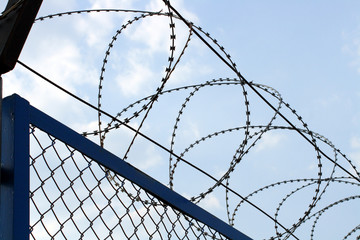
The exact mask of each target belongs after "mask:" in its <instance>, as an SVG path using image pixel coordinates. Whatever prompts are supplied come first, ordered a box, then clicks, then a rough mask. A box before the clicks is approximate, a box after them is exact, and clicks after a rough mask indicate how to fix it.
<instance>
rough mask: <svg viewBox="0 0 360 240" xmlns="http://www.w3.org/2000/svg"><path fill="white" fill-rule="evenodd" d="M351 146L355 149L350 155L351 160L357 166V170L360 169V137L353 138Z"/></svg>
mask: <svg viewBox="0 0 360 240" xmlns="http://www.w3.org/2000/svg"><path fill="white" fill-rule="evenodd" d="M350 146H351V148H352V149H353V151H352V152H351V153H350V160H351V161H352V162H354V163H355V164H356V168H360V137H357V136H354V137H352V138H351V139H350Z"/></svg>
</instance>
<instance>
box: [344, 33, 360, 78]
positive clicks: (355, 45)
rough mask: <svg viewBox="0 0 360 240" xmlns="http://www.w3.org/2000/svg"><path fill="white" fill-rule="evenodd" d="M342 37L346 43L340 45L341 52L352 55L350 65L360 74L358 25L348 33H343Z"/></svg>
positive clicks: (359, 35)
mask: <svg viewBox="0 0 360 240" xmlns="http://www.w3.org/2000/svg"><path fill="white" fill-rule="evenodd" d="M343 38H344V39H345V41H346V43H345V44H344V45H343V47H342V52H343V53H344V54H346V55H349V56H350V57H352V59H353V60H352V61H351V62H350V66H352V67H354V68H355V69H356V70H357V72H358V73H359V74H360V26H359V27H358V28H357V29H355V30H354V31H352V32H350V33H343Z"/></svg>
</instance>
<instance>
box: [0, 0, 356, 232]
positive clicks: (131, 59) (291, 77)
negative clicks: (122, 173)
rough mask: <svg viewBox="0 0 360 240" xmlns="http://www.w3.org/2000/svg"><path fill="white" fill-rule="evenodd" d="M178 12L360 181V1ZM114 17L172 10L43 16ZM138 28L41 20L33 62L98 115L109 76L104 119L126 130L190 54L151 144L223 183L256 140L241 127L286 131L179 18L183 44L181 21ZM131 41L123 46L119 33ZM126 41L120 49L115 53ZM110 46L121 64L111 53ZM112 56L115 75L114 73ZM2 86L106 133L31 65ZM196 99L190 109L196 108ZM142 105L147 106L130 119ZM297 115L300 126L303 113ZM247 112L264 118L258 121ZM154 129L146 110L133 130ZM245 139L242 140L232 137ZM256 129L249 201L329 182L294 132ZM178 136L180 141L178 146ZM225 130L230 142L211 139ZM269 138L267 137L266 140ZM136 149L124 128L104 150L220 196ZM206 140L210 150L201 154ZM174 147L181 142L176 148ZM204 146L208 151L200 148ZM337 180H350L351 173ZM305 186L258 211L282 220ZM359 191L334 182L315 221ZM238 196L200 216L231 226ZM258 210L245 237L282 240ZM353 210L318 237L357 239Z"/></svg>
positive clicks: (219, 5)
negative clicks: (119, 122)
mask: <svg viewBox="0 0 360 240" xmlns="http://www.w3.org/2000/svg"><path fill="white" fill-rule="evenodd" d="M1 4H3V5H0V8H4V3H1ZM171 4H172V5H173V6H174V7H175V8H176V9H177V10H178V11H179V12H180V13H181V14H182V15H183V16H184V17H185V18H186V19H188V20H189V21H191V22H193V23H194V25H195V26H201V28H202V30H203V31H204V33H206V32H208V33H209V34H210V36H211V37H212V39H216V40H217V43H218V45H216V44H214V42H213V41H212V40H211V39H209V38H207V37H206V34H204V33H201V31H200V30H199V29H198V28H196V29H197V32H199V33H200V34H201V36H202V37H203V38H204V39H206V41H208V42H209V43H210V45H211V46H213V47H214V48H215V49H216V51H218V52H219V53H220V55H221V56H223V57H224V58H225V59H226V60H227V61H229V59H228V58H227V56H226V55H227V54H229V55H231V61H232V62H233V63H236V69H237V70H238V71H239V72H240V73H241V75H242V76H243V77H244V78H245V79H246V80H247V81H248V82H252V83H253V84H254V85H253V86H255V89H257V90H258V91H259V92H260V93H261V94H262V95H263V96H264V97H265V98H266V99H267V100H268V101H269V102H270V103H271V104H272V105H274V106H278V104H279V96H281V100H282V101H283V102H284V103H287V104H289V106H290V107H291V109H289V108H287V107H286V106H285V105H284V104H282V105H281V108H280V111H281V113H282V114H283V115H284V116H286V118H287V119H289V120H290V121H291V122H292V123H293V124H294V125H295V126H296V127H299V128H304V127H303V125H304V123H306V124H307V126H308V128H309V129H310V130H311V131H312V132H314V133H317V134H319V136H323V137H320V139H319V141H318V142H320V143H319V147H321V149H322V150H323V151H324V152H325V153H326V154H328V155H329V156H330V157H331V158H334V157H338V158H339V164H340V165H341V166H343V167H344V168H345V169H346V170H348V171H349V172H351V173H352V174H356V173H355V171H354V169H353V168H352V167H351V166H350V165H349V164H348V162H347V161H346V159H345V158H344V157H343V156H341V154H340V153H339V152H338V154H337V155H334V152H333V148H331V147H329V144H325V143H324V142H322V141H321V139H322V140H324V141H326V143H330V145H332V146H335V148H336V149H339V150H340V151H341V153H343V154H345V155H346V156H347V158H348V159H350V160H351V161H352V163H353V165H354V166H356V167H357V169H359V168H360V107H359V106H358V104H357V103H358V102H359V100H360V83H359V78H360V15H359V13H358V12H359V9H360V2H359V1H355V0H349V1H335V0H334V1H320V0H316V1H284V0H274V1H273V0H272V1H248V0H246V1H245V0H241V1H228V0H227V1H204V0H196V1H185V0H179V1H171ZM107 8H108V9H137V10H147V11H154V12H158V11H160V10H161V11H162V13H165V12H167V11H168V9H167V7H166V6H165V5H164V4H163V3H162V1H159V0H151V1H140V0H134V1H115V0H106V1H100V0H87V1H74V0H64V1H55V0H44V2H43V4H42V7H41V9H40V11H39V14H38V17H40V16H47V15H49V14H55V13H60V12H67V11H73V10H82V9H107ZM135 16H138V17H139V16H140V14H134V13H124V12H121V13H117V12H110V13H104V12H103V13H90V14H86V13H84V14H74V15H67V16H64V15H63V16H62V17H53V18H51V19H45V20H44V21H40V20H39V21H36V22H35V24H34V25H33V28H32V31H31V33H30V35H29V38H28V40H27V42H26V44H25V46H24V49H23V52H22V54H21V55H20V58H19V59H20V60H21V61H22V62H24V63H25V64H27V65H29V66H30V67H32V68H33V69H35V70H36V71H38V72H40V73H41V74H43V75H44V76H46V77H47V78H49V79H51V80H53V81H54V82H56V83H57V84H59V85H61V86H62V87H64V88H65V89H67V90H69V91H71V92H72V93H74V94H75V95H77V96H79V97H81V98H83V99H85V100H86V101H88V102H89V103H91V104H93V105H95V106H98V94H99V83H100V80H99V79H100V77H101V76H102V77H103V80H102V81H101V85H102V89H101V96H102V97H101V107H102V109H103V110H105V111H107V112H108V113H110V114H112V115H113V116H115V115H116V114H118V113H121V115H120V117H119V118H120V119H121V120H124V119H126V118H131V117H132V116H133V113H134V112H139V111H140V110H141V108H142V106H143V105H144V104H145V103H147V102H149V99H145V100H144V101H141V102H140V104H134V103H136V102H137V101H138V100H140V99H143V98H146V97H148V96H151V95H152V94H154V93H155V92H156V89H157V88H158V87H160V86H161V80H162V78H164V77H165V76H166V71H165V70H166V68H167V67H168V66H169V61H168V59H169V57H170V55H171V54H173V57H174V59H175V61H174V62H172V66H174V64H175V62H176V60H177V59H178V58H179V56H180V57H181V58H180V61H179V63H178V64H177V65H176V67H175V70H174V71H173V72H171V76H170V77H169V80H168V81H167V83H166V85H165V87H164V89H163V91H164V94H161V95H160V96H159V98H158V100H157V101H156V102H154V104H153V105H152V108H151V109H150V111H149V114H148V116H147V117H146V119H145V121H144V124H143V125H142V126H141V132H142V133H144V134H145V135H147V136H150V137H151V138H153V139H154V140H156V141H157V142H159V143H160V144H162V145H163V146H166V147H167V148H168V149H170V148H171V149H172V150H173V151H174V152H175V153H177V154H178V155H180V154H183V157H184V158H185V159H186V160H188V161H189V162H191V163H193V164H195V165H196V166H198V167H200V168H201V169H203V170H205V171H206V172H208V173H209V174H211V175H212V176H214V177H215V178H217V179H220V178H221V177H222V176H223V175H224V174H225V172H226V171H227V170H228V169H229V167H230V166H232V165H231V162H232V160H233V157H234V156H238V155H237V153H236V150H237V149H239V148H241V147H242V146H243V145H242V143H243V140H244V139H246V135H245V131H246V130H245V129H244V128H241V127H244V126H246V122H247V121H250V122H251V124H250V126H260V125H261V126H266V125H267V124H269V122H271V121H272V118H273V117H274V111H273V110H271V109H270V108H269V107H268V106H267V104H266V103H264V101H263V100H261V99H260V98H259V96H258V95H257V94H256V93H255V92H254V91H253V90H252V89H251V88H249V86H245V87H244V88H243V87H242V86H241V85H240V84H239V82H236V81H234V80H231V79H234V78H235V79H238V75H237V74H236V73H235V72H234V71H233V70H232V69H230V68H229V67H228V66H226V64H225V63H224V62H222V61H221V60H220V59H219V58H218V57H217V56H216V55H215V54H214V53H213V52H212V51H211V50H209V48H208V47H206V46H205V44H204V43H203V42H202V41H201V40H200V39H199V38H198V37H197V36H196V35H195V34H194V33H193V34H192V35H191V40H190V42H189V43H188V46H187V47H186V49H185V52H184V54H182V50H183V48H184V46H186V41H187V39H188V36H189V29H188V28H187V26H186V25H185V24H184V23H183V22H182V21H180V20H177V19H173V21H174V22H175V28H174V31H175V35H176V37H175V40H174V41H175V42H174V45H172V42H171V38H170V35H173V34H172V32H171V30H172V29H171V28H170V27H169V26H170V25H169V24H170V22H169V21H170V20H169V18H168V17H166V16H162V15H156V16H151V17H150V16H149V17H144V18H140V19H139V20H137V21H134V23H132V24H129V25H128V27H126V28H125V29H122V28H121V26H122V25H126V24H127V23H128V21H129V20H133V18H134V17H135ZM120 29H121V34H117V30H120ZM114 36H116V41H114V42H112V41H113V37H114ZM110 43H112V47H111V49H110V50H111V53H110V54H108V55H107V54H106V52H107V51H108V48H109V44H110ZM170 46H176V48H175V51H174V52H172V51H170ZM221 46H223V49H224V50H225V52H226V54H225V53H223V52H222V48H220V47H221ZM105 58H106V60H107V62H106V64H105V68H106V70H105V71H104V72H102V68H103V62H104V59H105ZM2 77H3V91H4V92H3V95H4V96H8V95H11V94H13V93H17V94H19V95H20V96H22V97H24V98H26V99H27V100H29V101H30V103H31V104H32V105H33V106H35V107H37V108H39V109H40V110H42V111H44V112H46V113H47V114H49V115H50V116H52V117H54V118H56V119H57V120H59V121H61V122H63V123H65V124H66V125H68V126H69V127H71V128H72V129H74V130H76V131H78V132H79V133H83V132H89V133H92V132H94V131H97V130H98V118H97V117H98V113H97V112H96V111H94V110H92V109H90V108H89V107H87V106H84V105H83V104H81V103H79V102H78V101H76V100H74V99H73V98H71V97H70V96H68V95H66V94H64V93H63V92H61V91H60V90H58V89H56V88H55V87H53V86H51V85H50V84H48V83H46V82H45V81H43V80H42V79H40V78H39V77H37V76H35V75H34V74H32V73H30V72H29V71H27V70H26V69H24V68H23V67H22V66H20V65H19V64H18V65H17V66H16V67H15V69H14V70H13V71H12V72H10V73H7V74H5V75H3V76H2ZM227 78H229V80H226V79H227ZM220 79H223V81H220ZM211 81H213V83H223V84H219V85H215V84H210V83H209V84H207V85H206V87H199V88H196V89H195V88H191V87H189V88H186V89H184V88H182V89H181V90H179V91H174V92H170V93H168V92H167V90H170V89H175V88H179V87H184V86H193V85H196V84H206V83H207V82H211ZM225 83H229V84H225ZM264 89H267V90H268V92H266V91H264ZM192 91H194V92H193V94H192V95H191V92H192ZM244 91H246V93H247V95H244ZM269 93H270V94H269ZM271 93H273V95H274V96H277V97H278V98H276V97H274V96H273V95H271ZM187 98H189V99H190V100H189V101H187V100H186V99H187ZM246 101H248V102H249V105H248V108H247V105H246V104H244V103H245V102H246ZM131 104H133V105H134V106H133V107H130V108H127V107H128V106H131ZM184 104H185V107H184ZM123 109H126V110H127V111H123ZM293 109H294V110H296V114H297V115H295V114H294V113H293V112H292V110H293ZM179 111H181V114H180V115H179ZM246 112H250V115H249V118H248V117H247V116H248V115H247V114H246ZM179 116H180V117H179ZM299 116H301V119H302V120H301V121H300V120H299V119H298V117H299ZM143 117H144V112H141V113H140V117H137V118H131V120H130V125H131V126H133V127H139V126H140V125H141V119H142V118H143ZM177 118H179V120H177ZM101 122H102V125H101V126H102V128H104V127H105V126H106V124H107V123H109V119H107V118H106V117H104V116H102V118H101ZM174 126H176V129H175V130H174ZM272 126H281V127H289V124H288V123H286V122H285V121H284V120H283V119H281V117H280V116H276V118H275V119H273V121H272ZM232 128H234V129H235V128H241V129H240V130H237V129H235V130H233V131H226V133H223V134H222V133H221V131H225V130H228V129H232ZM248 130H249V132H250V135H251V134H254V136H253V137H252V138H251V139H247V140H248V144H247V145H246V146H247V147H250V150H249V152H248V153H247V154H246V155H245V156H243V157H242V158H241V162H240V164H238V165H236V168H235V170H234V171H233V172H232V173H231V175H230V178H229V181H228V183H229V187H230V188H232V189H234V190H235V191H237V192H238V193H239V194H241V195H242V196H247V195H248V194H250V193H252V192H253V191H256V190H257V189H260V188H262V187H264V186H266V185H268V184H272V183H276V182H280V181H285V180H290V179H304V178H306V179H309V178H316V177H317V175H318V173H319V169H318V167H317V166H318V164H319V163H318V160H317V155H318V153H317V152H316V151H314V147H313V146H311V145H310V144H309V143H308V142H306V140H304V138H303V137H301V136H300V135H299V134H298V133H296V132H295V131H294V130H289V129H273V130H271V131H266V132H261V129H260V128H256V127H255V128H253V129H248ZM174 131H175V132H176V136H175V138H173V137H172V136H173V134H174ZM216 132H217V133H218V134H217V135H216V136H214V137H212V138H210V139H206V141H201V139H202V138H206V136H208V135H211V134H214V133H216ZM259 136H261V139H257V137H259ZM88 137H89V138H90V139H92V140H93V141H95V142H96V143H99V135H96V136H93V135H91V134H90V136H88ZM132 138H133V132H131V131H129V130H128V129H126V128H124V127H122V128H119V129H117V130H114V131H110V132H109V133H108V134H107V135H106V138H105V140H104V142H103V144H104V147H105V148H106V149H108V150H109V151H111V152H113V153H115V154H116V155H118V156H119V157H121V158H123V157H124V156H126V157H127V159H126V160H127V161H128V162H129V163H131V164H133V165H134V166H136V167H138V168H139V169H141V170H142V171H144V172H146V173H148V174H149V175H151V176H152V177H154V178H155V179H157V180H159V181H160V182H162V183H164V184H165V185H168V186H170V182H169V167H170V168H171V169H175V173H174V181H173V182H172V184H173V188H174V190H176V191H177V192H179V193H180V194H182V195H183V196H186V197H188V198H191V197H193V196H198V195H199V194H200V193H202V192H204V191H206V190H207V189H208V188H210V187H211V186H212V185H213V184H214V183H213V181H212V180H210V179H209V178H207V177H205V176H203V175H202V174H201V173H199V172H197V171H195V170H194V169H191V168H190V167H188V166H186V164H183V163H181V162H180V163H178V164H177V165H176V167H175V166H174V165H173V164H174V161H175V160H172V165H170V166H169V154H168V153H167V152H164V151H163V150H162V149H160V148H158V147H157V146H155V145H153V144H151V143H149V142H147V141H146V140H144V139H142V138H141V137H137V138H136V139H135V141H134V144H133V145H132V147H131V149H130V151H129V153H128V154H127V153H126V152H127V150H128V147H129V145H130V142H131V140H132ZM199 140H200V144H198V143H196V141H198V142H199ZM172 141H174V142H175V143H174V144H171V142H172ZM252 143H254V146H252V145H251V144H252ZM191 145H193V146H194V147H191V148H189V146H191ZM186 149H188V150H189V151H185V150H186ZM322 165H323V168H322V174H323V177H324V178H325V177H328V176H330V175H331V171H332V167H333V165H332V164H331V162H330V161H329V160H327V159H325V158H324V157H322ZM189 176H191V177H189ZM335 176H336V177H343V176H348V175H347V174H346V173H345V172H344V171H342V170H340V169H338V168H337V169H336V172H335V175H334V177H335ZM349 181H352V182H354V180H349ZM194 183H196V184H194ZM224 183H225V182H224ZM303 184H305V183H303V182H302V183H300V185H295V184H292V183H291V184H290V183H289V184H282V185H281V186H279V187H270V188H269V189H267V190H266V191H262V192H261V193H257V194H254V196H253V197H251V198H250V199H249V200H251V201H252V202H253V203H255V204H256V205H258V206H260V207H261V208H262V209H264V210H265V211H267V212H269V214H270V215H272V216H274V214H275V212H276V208H277V206H278V205H279V203H280V202H281V201H282V199H283V198H285V197H286V196H287V194H289V193H290V192H291V191H294V190H295V189H297V188H298V187H300V186H302V185H303ZM315 185H316V184H313V185H312V186H310V187H308V188H306V189H305V190H304V191H298V192H297V193H296V194H294V195H292V196H291V197H289V200H287V201H286V204H284V206H283V207H282V208H281V212H280V213H279V221H280V222H283V223H284V225H285V226H288V227H291V225H292V224H293V223H295V222H296V221H297V220H298V218H299V216H302V215H301V214H303V212H304V211H306V209H307V205H309V203H311V199H312V196H313V195H314V192H316V188H317V187H316V186H315ZM189 186H191V188H189ZM324 187H325V183H322V184H321V185H320V186H319V188H320V190H322V189H324ZM358 191H359V187H358V186H357V187H356V186H355V185H349V184H345V186H344V184H341V183H338V182H336V183H334V184H331V185H330V187H329V188H327V190H326V194H325V193H324V195H323V196H322V199H321V201H319V203H318V204H317V206H316V207H315V208H314V209H313V210H312V211H313V212H312V213H315V212H316V211H319V210H321V209H322V208H324V207H326V206H329V204H331V203H333V202H336V201H338V200H340V199H343V198H346V197H349V196H358V195H359V192H358ZM320 192H321V191H320ZM225 198H226V193H225V191H224V189H220V188H217V189H216V190H215V191H214V192H213V193H211V194H207V197H206V198H205V199H204V200H203V201H201V202H200V203H199V204H200V206H202V207H204V208H205V209H207V210H208V211H210V212H211V213H213V214H214V215H216V216H218V217H219V218H221V219H223V220H224V221H228V216H227V214H226V212H227V210H226V201H225ZM229 199H230V200H229V202H228V204H229V205H230V211H231V212H233V211H234V210H235V209H236V206H237V205H238V203H239V202H240V200H239V198H238V197H237V196H234V195H232V194H229ZM347 204H348V205H347ZM244 205H245V204H243V205H242V206H241V207H240V208H239V211H238V213H237V215H236V218H235V220H234V221H233V222H232V223H233V224H234V226H235V227H236V228H237V229H239V230H240V231H242V232H244V233H245V234H247V235H248V236H250V237H253V238H254V239H268V238H270V237H271V236H274V234H275V233H274V223H272V222H271V220H269V219H267V218H266V217H264V216H263V215H262V214H261V213H259V212H258V211H257V210H255V209H253V208H251V207H249V206H247V205H245V206H244ZM339 205H340V207H333V208H332V209H331V210H332V211H327V212H326V214H323V215H322V217H321V218H319V221H318V225H317V227H316V229H315V231H314V239H339V238H344V237H345V236H346V234H348V233H349V232H350V231H351V230H352V229H353V228H355V227H356V226H357V225H359V220H358V217H356V216H358V215H359V214H360V208H359V206H360V205H359V201H358V200H353V201H349V202H347V203H346V204H339ZM334 216H335V217H334ZM314 218H315V217H314ZM314 218H312V219H311V220H309V221H307V222H306V224H303V225H302V226H301V227H299V228H298V229H297V230H296V231H295V234H296V235H297V236H298V237H299V238H300V239H305V238H310V233H311V232H310V229H311V224H312V223H313V221H314ZM339 219H341V221H340V220H339ZM345 220H346V221H347V222H346V221H345ZM339 222H341V223H342V224H339ZM326 229H331V230H333V231H329V230H326ZM359 235H360V232H359V230H358V231H357V232H355V233H354V234H352V235H351V236H349V237H348V239H356V237H357V236H359ZM290 239H291V238H290Z"/></svg>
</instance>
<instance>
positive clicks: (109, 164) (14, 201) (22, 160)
mask: <svg viewBox="0 0 360 240" xmlns="http://www.w3.org/2000/svg"><path fill="white" fill-rule="evenodd" d="M2 117H3V126H2V143H3V144H2V151H1V153H2V155H1V189H0V195H1V197H0V201H1V202H0V203H1V206H0V210H1V213H0V217H1V218H0V239H4V240H5V239H6V240H11V239H19V240H20V239H29V219H30V216H29V215H30V213H29V212H30V209H29V186H30V182H29V181H30V180H29V125H30V124H32V125H34V126H36V127H37V128H39V129H41V130H42V131H44V132H46V133H48V134H50V135H52V136H54V137H56V138H57V139H59V140H61V141H63V142H64V143H66V144H68V145H69V146H71V147H73V148H74V149H76V150H77V151H79V152H81V153H83V154H84V155H86V156H88V157H89V158H92V159H94V160H95V161H97V162H98V163H100V164H101V165H103V166H105V167H106V168H108V169H110V170H112V171H114V172H116V173H117V174H119V175H121V176H122V177H124V178H126V179H127V180H129V181H131V182H133V183H135V184H136V185H138V186H140V187H141V188H143V189H144V190H145V191H147V192H149V193H151V194H152V195H154V196H155V197H157V198H158V199H160V200H161V201H163V202H165V203H166V204H168V205H169V206H171V207H173V208H175V209H177V210H178V211H180V212H182V213H183V214H185V215H187V216H189V217H192V218H194V219H196V220H198V221H200V222H202V223H204V224H205V225H207V226H209V227H211V228H212V229H214V230H216V231H218V232H219V233H221V234H222V235H223V236H225V237H227V238H229V239H239V240H242V239H243V240H247V239H250V238H249V237H248V236H246V235H244V234H243V233H241V232H240V231H238V230H236V229H235V228H233V227H232V226H230V225H228V224H227V223H225V222H223V221H222V220H220V219H218V218H217V217H215V216H213V215H212V214H210V213H208V212H207V211H205V210H204V209H202V208H200V207H199V206H197V205H195V204H194V203H192V202H190V201H189V200H187V199H186V198H184V197H182V196H181V195H179V194H177V193H176V192H174V191H172V190H170V189H169V188H167V187H166V186H164V185H163V184H161V183H159V182H158V181H156V180H155V179H153V178H152V177H150V176H148V175H146V174H145V173H143V172H141V171H140V170H138V169H136V168H135V167H133V166H131V165H130V164H129V163H127V162H125V161H123V160H122V159H120V158H118V157H117V156H115V155H113V154H112V153H110V152H108V151H106V150H105V149H103V148H101V147H99V146H98V145H96V144H95V143H93V142H91V141H90V140H88V139H86V138H84V137H83V136H81V135H80V134H78V133H76V132H75V131H73V130H71V129H70V128H68V127H66V126H65V125H63V124H62V123H60V122H58V121H56V120H55V119H53V118H51V117H49V116H48V115H46V114H45V113H43V112H41V111H39V110H38V109H36V108H34V107H32V106H31V105H30V104H29V102H28V101H26V100H25V99H23V98H21V97H20V96H18V95H12V96H10V97H7V98H5V99H4V101H3V112H2Z"/></svg>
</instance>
